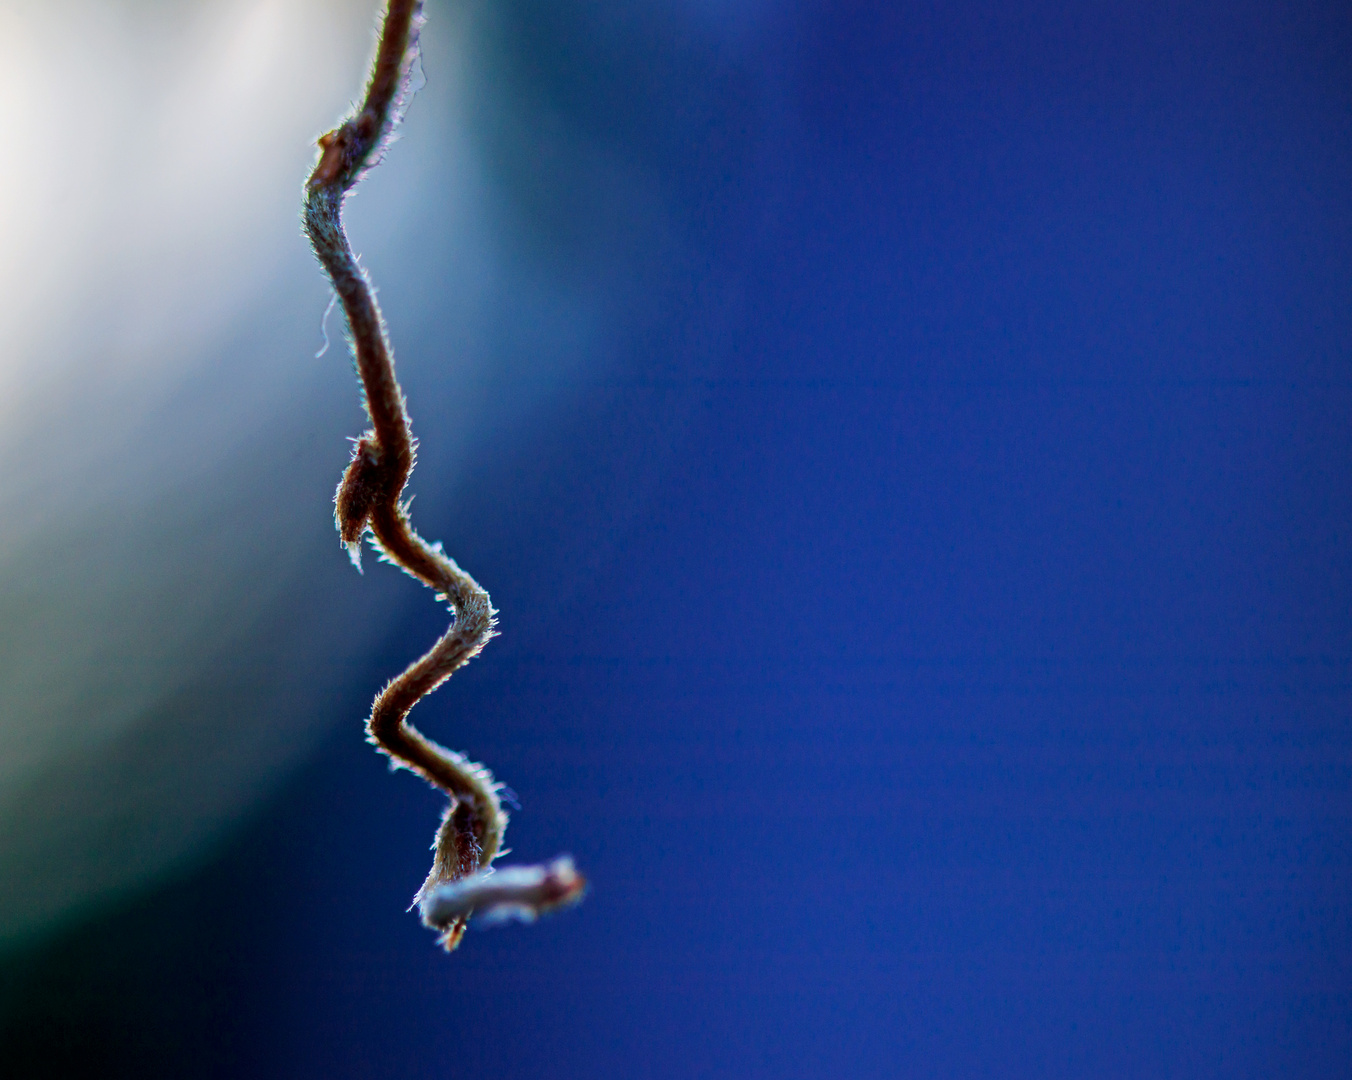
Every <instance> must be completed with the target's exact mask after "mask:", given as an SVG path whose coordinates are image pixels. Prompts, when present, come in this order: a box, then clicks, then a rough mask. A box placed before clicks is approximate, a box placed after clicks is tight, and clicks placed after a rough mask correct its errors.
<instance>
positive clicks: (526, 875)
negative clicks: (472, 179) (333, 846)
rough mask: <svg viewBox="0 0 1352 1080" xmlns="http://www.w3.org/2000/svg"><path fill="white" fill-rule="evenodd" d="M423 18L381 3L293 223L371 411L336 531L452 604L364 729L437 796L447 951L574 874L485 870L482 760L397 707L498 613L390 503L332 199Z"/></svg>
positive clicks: (371, 150) (395, 3) (399, 75)
mask: <svg viewBox="0 0 1352 1080" xmlns="http://www.w3.org/2000/svg"><path fill="white" fill-rule="evenodd" d="M422 21H423V16H422V2H421V0H389V3H388V4H387V6H386V9H385V19H384V23H383V25H382V28H381V32H380V44H379V46H378V48H377V50H376V57H375V62H374V64H373V66H372V69H371V78H370V82H369V83H368V84H367V88H366V96H365V99H364V100H363V101H362V103H361V105H360V106H359V107H358V109H357V111H356V112H355V113H354V114H353V115H352V116H350V117H349V118H348V119H346V120H344V121H343V123H342V124H340V125H339V126H338V127H337V128H335V129H334V130H333V131H330V132H329V133H328V134H326V135H324V136H322V137H321V138H320V139H319V148H320V155H319V162H318V164H317V165H315V168H314V172H313V173H311V175H310V179H309V180H308V181H307V183H306V185H305V205H304V210H303V214H302V218H303V221H304V224H305V232H306V234H307V235H308V236H309V238H310V243H311V244H312V245H313V247H314V251H315V255H316V256H317V257H318V258H319V262H320V264H321V265H322V266H323V267H324V270H325V272H326V273H327V274H328V276H329V280H330V281H331V282H332V283H333V289H334V292H335V293H336V295H337V297H338V300H339V302H340V303H341V304H342V306H343V312H344V314H345V315H346V316H347V323H348V327H349V328H350V330H351V339H352V348H353V351H354V352H355V354H356V365H357V373H358V375H359V376H360V378H361V383H362V389H363V390H364V396H365V404H366V411H367V413H368V414H369V415H370V418H371V428H370V430H369V431H367V432H365V433H364V434H363V435H362V436H361V438H359V439H358V440H356V443H355V446H354V448H353V452H352V461H351V463H350V464H349V465H348V467H347V470H346V471H345V472H344V473H343V479H342V481H341V483H339V485H338V492H337V495H336V496H335V499H334V504H335V511H334V520H335V522H336V524H337V526H338V534H339V536H340V537H341V539H342V542H343V544H344V545H345V546H346V547H347V549H348V553H349V555H350V556H351V558H352V561H353V563H354V564H355V565H356V566H357V568H358V569H359V570H360V569H361V563H360V558H361V540H362V537H363V536H364V535H366V534H368V533H369V534H370V535H371V537H372V542H373V544H374V545H375V547H376V548H377V550H378V551H379V552H380V553H381V557H382V558H383V559H385V561H387V562H391V563H393V564H394V565H396V566H398V567H400V568H401V569H403V570H404V571H405V572H406V573H408V574H411V575H412V576H413V577H415V578H417V579H418V580H419V581H421V582H422V583H423V584H424V585H427V586H428V587H430V588H432V589H435V590H436V593H437V598H438V599H439V600H444V601H446V602H447V603H448V604H449V605H450V607H451V610H452V612H453V613H454V621H453V622H452V623H451V626H450V628H449V629H448V630H447V631H446V633H445V634H444V635H443V636H442V638H441V640H439V641H438V642H437V643H436V644H435V645H433V646H432V648H431V649H430V650H428V652H427V653H426V654H424V655H423V656H422V657H420V658H419V659H418V660H416V661H414V663H413V664H412V665H410V666H409V667H408V669H407V670H406V671H404V673H403V674H402V675H400V676H398V677H397V678H396V679H394V680H393V681H392V682H390V684H389V685H388V686H386V687H385V689H384V690H382V691H381V692H380V694H379V695H378V696H377V697H376V700H375V704H374V705H373V706H372V708H371V716H370V719H369V720H368V721H367V724H366V731H367V735H368V738H369V740H370V741H371V742H372V743H374V744H375V746H376V747H377V748H378V749H379V750H380V751H382V752H383V753H385V754H387V755H388V756H389V757H390V759H391V761H392V762H393V763H394V765H395V766H397V767H402V768H406V769H411V770H412V771H413V772H415V773H417V774H418V775H419V776H421V777H422V778H423V779H424V780H426V781H427V782H428V783H430V784H433V785H435V786H436V787H438V788H441V790H443V791H445V792H446V794H447V795H448V796H450V804H449V805H448V806H447V808H446V813H445V815H444V816H443V818H442V821H441V827H440V828H439V829H438V830H437V836H436V842H435V844H434V847H433V851H434V853H435V854H434V857H433V862H432V869H431V872H430V873H429V874H428V875H427V880H426V881H425V882H424V883H423V886H422V889H421V890H419V892H418V894H417V897H416V898H415V899H416V902H417V903H418V905H419V908H420V911H421V914H422V920H423V922H424V923H425V924H426V925H427V926H429V927H431V928H432V929H435V930H437V931H439V932H440V935H441V936H440V940H441V943H442V945H443V946H444V947H445V948H446V949H447V950H448V951H449V950H451V949H454V948H455V947H456V945H458V944H459V943H460V938H461V936H462V935H463V934H464V930H465V926H466V924H467V923H468V922H469V920H470V918H471V916H475V917H476V921H483V922H495V921H502V920H503V919H508V918H513V917H516V918H522V919H531V918H533V917H534V916H535V915H536V914H538V913H540V912H542V911H547V910H550V909H553V908H557V907H561V906H563V905H566V904H569V903H573V902H575V901H577V900H578V899H579V898H580V897H581V895H582V891H583V889H584V887H585V880H584V879H583V878H582V876H581V875H580V874H578V873H577V871H576V870H574V869H573V866H572V863H571V861H570V860H568V859H567V858H566V857H564V858H560V859H556V860H554V861H553V862H551V863H548V864H546V865H544V866H539V867H520V868H512V869H511V870H507V871H503V872H502V873H500V874H497V875H496V876H494V874H493V870H492V862H493V860H494V859H495V858H496V857H497V856H498V854H499V852H500V851H501V849H502V836H503V831H504V830H505V829H506V827H507V814H506V812H505V811H504V810H503V808H502V802H501V799H500V798H499V794H498V793H499V790H500V788H501V785H500V784H498V783H496V782H495V781H494V779H493V775H492V773H490V772H489V771H488V770H487V769H486V768H484V767H483V766H482V765H477V764H475V763H474V762H471V761H470V760H468V759H467V758H465V757H464V756H463V755H461V754H457V753H456V752H455V751H453V750H448V749H446V748H445V747H444V746H439V745H438V744H437V743H435V742H433V741H432V740H431V739H428V738H427V737H426V736H424V735H423V734H421V733H420V732H419V731H418V730H417V729H416V728H414V727H413V726H412V725H411V724H409V723H408V714H409V710H410V709H412V708H413V706H414V705H415V704H417V702H418V701H419V700H420V699H421V698H422V697H423V696H424V695H426V694H430V693H431V692H432V691H433V690H435V689H436V688H437V687H438V686H440V685H441V684H442V683H443V682H445V681H446V680H447V679H448V678H450V677H451V675H452V674H453V673H454V672H455V671H456V670H457V669H459V668H460V667H463V666H464V665H465V664H466V663H468V662H469V661H470V660H471V659H473V658H474V657H475V656H477V655H478V654H479V653H480V652H481V651H482V649H483V647H484V645H485V644H487V642H488V640H489V638H492V637H494V636H495V634H496V631H495V630H494V626H495V625H496V618H495V616H496V615H497V612H496V611H494V610H493V605H492V604H491V603H490V602H489V599H488V593H486V592H485V591H484V590H483V589H482V588H481V587H480V586H479V584H478V582H476V581H475V580H474V579H473V578H472V577H470V576H469V575H468V574H467V573H465V572H464V571H463V570H461V569H460V567H459V566H457V565H456V564H455V561H454V560H452V559H450V558H447V556H446V555H445V553H443V552H442V550H441V545H440V544H429V543H427V541H425V540H424V539H423V538H422V537H420V536H419V535H418V534H417V533H416V532H414V531H413V527H412V525H411V524H410V522H409V515H408V506H407V505H406V504H404V503H402V502H400V497H401V496H402V494H403V491H404V486H405V485H406V484H407V483H408V478H409V474H410V473H411V472H412V471H413V463H414V459H415V454H416V450H417V443H416V441H415V440H414V438H413V430H412V427H411V426H410V423H409V417H408V412H407V410H406V409H405V407H404V395H403V392H402V391H401V390H400V388H399V383H398V381H397V380H396V379H395V375H394V356H393V353H392V352H391V349H390V342H389V336H388V334H387V333H386V330H385V322H384V319H383V318H382V316H381V314H380V307H379V306H378V305H377V304H376V298H375V291H374V290H373V289H372V287H371V283H370V281H369V280H368V279H367V276H366V273H365V271H363V270H362V268H361V267H360V266H359V265H358V263H357V260H356V257H355V256H354V255H353V253H352V247H351V245H350V244H349V243H348V239H347V233H346V231H345V230H344V228H343V217H342V210H343V200H344V198H345V197H346V195H347V193H348V192H349V191H351V190H352V188H353V187H355V186H356V184H357V182H358V181H359V180H360V179H361V177H362V175H363V174H364V173H365V172H366V170H367V169H370V168H371V167H372V166H374V165H376V164H377V163H378V162H379V161H380V158H381V155H382V153H383V151H384V148H385V147H386V145H387V144H388V142H389V137H390V133H391V132H392V131H393V129H394V127H395V126H396V125H397V124H398V123H399V121H400V119H401V118H402V115H403V111H404V108H405V106H406V105H407V103H408V98H409V87H408V83H409V73H410V71H411V70H412V68H413V66H414V64H415V62H416V60H417V56H418V31H419V28H420V27H421V25H422Z"/></svg>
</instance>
